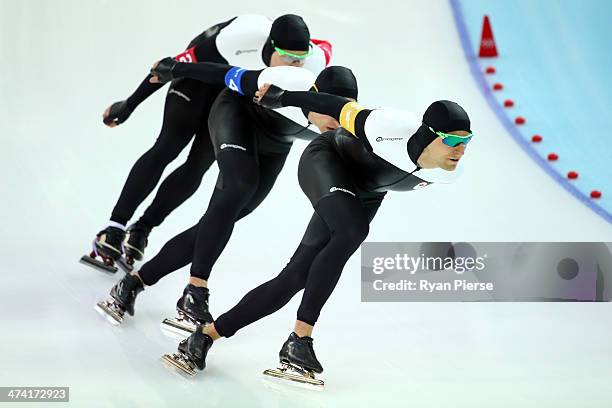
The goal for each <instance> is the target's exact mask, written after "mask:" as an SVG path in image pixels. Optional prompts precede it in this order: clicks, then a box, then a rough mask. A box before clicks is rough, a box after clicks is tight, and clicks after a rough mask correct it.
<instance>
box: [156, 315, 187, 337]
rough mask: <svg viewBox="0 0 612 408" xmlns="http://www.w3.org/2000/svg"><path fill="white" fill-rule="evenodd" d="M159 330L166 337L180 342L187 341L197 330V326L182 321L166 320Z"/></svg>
mask: <svg viewBox="0 0 612 408" xmlns="http://www.w3.org/2000/svg"><path fill="white" fill-rule="evenodd" d="M159 328H160V329H161V331H162V333H164V335H166V336H168V337H171V338H173V339H175V340H179V341H182V340H185V339H186V338H187V337H189V336H191V335H192V334H193V332H195V330H196V326H195V324H192V323H189V322H187V321H185V320H182V319H164V321H163V322H161V323H160V325H159Z"/></svg>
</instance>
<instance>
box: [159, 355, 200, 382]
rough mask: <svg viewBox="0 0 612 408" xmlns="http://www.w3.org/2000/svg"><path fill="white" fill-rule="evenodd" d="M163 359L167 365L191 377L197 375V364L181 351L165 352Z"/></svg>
mask: <svg viewBox="0 0 612 408" xmlns="http://www.w3.org/2000/svg"><path fill="white" fill-rule="evenodd" d="M161 360H162V361H163V362H164V363H165V365H166V366H167V367H169V368H171V369H173V370H175V371H177V370H178V372H179V373H181V374H183V375H185V376H187V377H188V378H191V377H193V376H195V375H196V368H195V366H194V365H193V364H192V363H191V362H189V360H188V359H187V358H186V357H184V356H183V355H182V354H180V353H174V354H164V355H163V356H162V357H161Z"/></svg>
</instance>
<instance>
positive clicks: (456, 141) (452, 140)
mask: <svg viewBox="0 0 612 408" xmlns="http://www.w3.org/2000/svg"><path fill="white" fill-rule="evenodd" d="M428 128H429V130H431V131H432V132H433V133H435V134H436V135H438V136H440V137H441V138H442V142H443V143H444V144H445V145H447V146H450V147H455V146H457V145H460V144H461V143H463V144H464V145H467V144H468V143H469V142H470V140H472V136H474V134H473V133H472V132H470V134H469V135H465V136H457V135H451V134H448V133H444V132H438V131H436V130H433V129H432V128H431V127H430V126H428Z"/></svg>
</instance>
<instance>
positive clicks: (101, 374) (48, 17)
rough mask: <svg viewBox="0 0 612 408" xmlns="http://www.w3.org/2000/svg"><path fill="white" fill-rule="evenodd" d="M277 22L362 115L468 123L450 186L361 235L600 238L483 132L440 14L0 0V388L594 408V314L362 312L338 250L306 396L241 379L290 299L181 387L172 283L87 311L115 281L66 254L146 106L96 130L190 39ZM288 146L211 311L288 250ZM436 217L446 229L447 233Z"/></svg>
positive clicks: (294, 226)
mask: <svg viewBox="0 0 612 408" xmlns="http://www.w3.org/2000/svg"><path fill="white" fill-rule="evenodd" d="M288 12H291V13H295V14H300V15H302V16H303V17H304V19H305V20H306V22H307V23H308V24H309V27H310V30H311V34H312V36H313V37H314V38H323V39H328V40H331V42H332V43H333V46H334V58H333V64H337V65H346V66H349V67H350V68H351V69H353V71H354V72H355V74H356V76H357V78H358V80H359V85H360V100H361V102H362V104H364V105H366V106H368V107H375V106H380V105H386V106H396V107H402V108H408V109H412V110H414V111H416V112H418V113H419V114H420V113H421V112H423V111H424V109H425V108H426V107H427V105H428V104H429V103H430V102H431V101H433V100H436V99H451V100H456V101H458V102H459V103H461V104H462V105H463V106H464V107H465V109H466V110H467V111H468V113H469V114H470V116H471V119H472V123H473V130H474V131H475V132H476V134H477V137H476V138H475V139H474V141H473V143H471V144H470V146H469V148H468V152H467V154H466V157H465V160H466V161H465V164H466V173H465V175H464V177H463V178H462V179H460V181H459V182H458V183H456V184H454V185H451V186H440V187H437V186H436V187H432V188H431V189H425V190H423V191H420V192H418V193H414V194H409V193H406V194H401V193H391V194H389V196H388V197H387V199H386V200H385V202H384V203H383V205H382V207H381V209H380V211H379V214H378V215H377V217H376V219H375V221H374V223H373V225H372V228H371V233H370V236H369V237H368V240H370V241H612V230H611V229H610V225H609V224H607V223H606V222H605V221H604V220H603V219H601V218H600V217H598V216H597V215H595V214H594V213H592V212H591V211H590V210H589V209H588V208H587V207H585V206H584V205H582V204H581V203H579V202H578V201H577V200H575V199H574V198H573V197H572V196H571V195H569V194H568V193H567V192H566V191H565V190H563V189H562V187H560V186H558V185H557V184H556V183H555V182H554V181H553V180H552V179H550V178H549V177H548V176H547V175H546V174H545V173H544V172H543V171H542V170H541V169H540V168H539V167H537V166H536V165H535V164H534V163H532V162H531V161H530V159H529V158H528V157H527V156H526V155H525V154H524V153H523V151H522V150H521V149H520V148H519V147H518V146H517V145H516V144H515V142H514V141H513V140H512V138H511V137H510V136H509V135H507V134H506V133H505V131H504V129H503V128H502V126H501V125H500V124H499V123H498V122H497V120H496V117H495V116H494V114H493V113H492V112H491V111H490V110H489V108H488V105H487V104H486V101H485V100H484V99H483V98H482V96H481V95H480V93H479V91H478V89H477V88H476V85H475V83H474V82H473V80H472V77H471V76H470V73H469V67H468V64H467V62H466V61H465V58H464V55H463V51H462V49H461V45H460V43H459V39H458V37H457V33H456V30H455V27H454V22H453V19H452V15H451V11H450V8H449V5H448V4H447V2H446V1H409V2H384V3H376V4H374V5H373V4H372V3H371V2H364V1H351V2H348V1H336V2H327V1H319V0H316V1H309V2H307V3H303V4H301V5H298V4H292V3H284V2H265V1H263V2H259V3H253V2H247V1H234V2H231V3H229V2H228V3H215V4H213V3H211V2H202V1H181V2H179V3H178V4H177V3H176V2H161V1H152V2H146V3H142V2H138V3H137V2H114V1H108V0H103V1H96V2H81V1H65V0H59V1H54V2H42V1H33V0H30V1H19V2H17V1H9V0H0V60H1V61H2V65H3V68H2V75H1V79H0V95H1V97H0V98H1V99H0V103H1V107H2V109H0V138H1V139H2V146H3V149H2V161H1V162H0V166H2V169H1V170H2V171H1V172H0V185H1V186H2V191H3V193H4V194H3V200H2V202H1V204H0V205H1V206H2V207H1V208H2V213H3V214H4V216H3V217H2V230H3V232H4V235H3V237H2V245H0V261H1V263H0V264H1V265H2V267H1V268H2V273H0V311H1V312H0V313H1V314H2V322H3V329H2V333H3V336H2V337H3V338H2V342H0V362H1V366H2V368H3V370H0V385H6V386H12V385H22V386H25V385H58V386H60V385H64V386H70V387H71V402H73V403H74V404H76V405H77V406H85V405H87V406H145V405H146V406H170V405H172V406H174V405H176V404H180V403H188V402H197V403H199V404H201V405H203V406H246V405H248V406H262V407H264V406H265V407H266V408H268V407H276V406H287V405H290V406H309V407H310V406H321V407H326V406H332V407H338V406H365V405H372V404H379V405H380V406H406V405H407V404H412V405H414V406H441V407H463V406H466V407H467V406H470V407H473V406H480V405H485V404H486V405H487V406H490V405H495V406H508V407H511V406H512V407H514V406H536V401H537V406H548V405H547V404H546V402H545V401H549V402H550V406H557V407H563V406H568V407H569V406H575V405H577V404H579V405H580V406H585V407H586V406H589V405H588V403H587V402H588V401H598V402H599V404H597V405H593V406H603V405H605V404H603V405H602V402H604V401H608V402H610V397H609V395H608V394H604V392H603V391H602V390H603V386H604V384H606V381H609V379H610V378H611V376H612V371H611V370H612V369H611V368H610V365H609V364H601V362H602V361H609V359H610V357H611V355H612V348H611V346H610V342H609V338H610V334H611V329H610V325H609V324H606V323H605V322H606V321H607V320H609V313H610V312H609V305H608V304H362V303H360V302H359V298H360V292H359V290H360V283H359V257H358V256H357V255H356V256H354V257H353V258H351V260H350V261H349V263H348V265H347V266H346V268H345V271H344V275H343V278H342V279H341V281H340V283H339V285H338V287H337V289H336V291H335V293H334V294H333V295H332V298H331V299H330V301H329V302H328V304H327V305H326V307H325V309H324V311H323V314H322V318H321V320H320V322H319V323H318V324H317V330H316V332H315V339H316V340H315V341H316V343H315V344H316V348H317V353H318V356H319V359H320V360H321V361H322V363H323V365H324V367H325V369H326V371H325V373H324V375H323V378H324V379H325V380H326V383H327V386H326V387H327V389H326V390H325V391H324V392H323V393H318V394H315V393H309V392H306V391H301V390H298V391H296V390H294V389H293V388H288V387H282V388H281V389H279V390H272V389H267V388H264V387H263V386H262V385H261V381H260V378H259V377H260V375H259V374H260V373H259V372H260V371H262V370H263V369H264V368H268V367H269V366H272V365H274V364H275V363H276V358H277V357H276V356H277V353H278V349H279V348H280V346H281V344H282V342H283V341H284V339H285V337H286V336H287V334H288V333H289V331H290V330H291V327H292V322H293V319H294V315H295V310H296V308H297V301H299V299H297V298H296V299H294V300H293V301H292V302H291V303H290V304H289V305H288V306H287V307H285V308H284V309H283V310H281V311H280V312H279V313H277V314H276V315H274V316H271V317H269V318H267V319H265V320H263V321H262V322H259V323H257V324H255V325H253V326H251V327H248V328H246V329H245V330H243V331H241V332H239V333H238V334H237V335H236V336H235V337H234V338H232V339H230V340H227V341H223V342H222V343H221V342H220V343H219V344H216V345H215V346H214V348H213V349H212V351H211V354H210V357H209V362H208V364H209V368H207V370H206V372H204V373H202V374H201V375H199V376H198V377H196V378H195V379H194V380H192V381H186V380H184V379H182V378H179V377H176V376H173V375H172V374H171V373H169V372H168V371H167V370H165V369H164V367H163V366H162V364H161V363H160V362H159V361H158V360H157V358H158V356H159V355H161V354H162V353H165V352H169V351H171V350H173V349H174V347H175V345H174V344H173V343H172V342H171V341H169V340H168V339H166V338H165V337H163V336H162V335H161V333H160V332H159V329H158V324H159V322H160V321H161V320H162V319H163V318H164V317H167V316H168V315H169V314H172V312H173V305H174V303H175V301H176V299H177V298H178V296H179V293H180V290H181V288H182V287H183V285H184V283H185V278H186V276H187V275H188V272H187V270H183V271H180V272H179V273H177V274H175V275H173V276H170V277H168V278H166V279H164V280H163V281H161V282H160V283H159V284H158V285H156V286H155V287H153V288H150V289H147V291H146V292H145V293H143V295H142V296H141V297H140V298H139V301H138V305H137V316H136V318H135V319H130V321H128V323H127V324H126V325H125V327H122V328H121V329H120V330H115V329H114V328H112V327H110V326H108V325H107V324H106V322H104V321H103V320H102V319H100V318H99V317H98V316H97V315H96V314H95V312H94V311H93V310H92V309H93V305H94V303H95V302H96V301H97V300H98V299H100V298H102V297H105V296H106V293H107V292H108V290H109V289H110V287H111V286H112V285H113V284H114V282H115V281H116V279H118V277H109V276H106V275H103V274H100V273H97V272H95V271H92V270H90V269H87V268H85V267H84V266H82V265H79V264H77V263H76V260H77V259H78V258H79V257H80V256H81V255H82V254H83V253H85V251H86V250H87V249H88V248H89V245H90V242H91V240H92V238H93V236H94V235H95V233H96V232H97V231H98V230H99V229H100V228H101V227H102V226H103V225H104V223H105V222H106V220H107V219H108V217H109V215H110V211H111V210H112V206H113V205H114V202H115V200H116V199H117V197H118V195H119V192H120V190H121V187H122V186H123V183H124V181H125V178H126V176H127V173H128V172H129V169H130V168H131V166H132V164H133V163H134V161H135V160H136V159H137V158H138V157H139V156H140V154H142V153H143V152H144V151H145V150H146V149H148V147H149V146H150V145H151V144H152V143H153V141H154V140H155V137H156V136H157V133H158V132H159V127H160V124H161V114H162V107H163V98H164V94H165V91H159V92H158V93H157V94H156V95H154V96H152V97H151V98H149V99H148V100H147V101H146V102H145V103H143V104H142V105H141V106H140V107H139V108H138V110H137V111H136V112H135V113H134V114H133V115H132V116H131V117H130V119H129V120H128V121H127V122H126V123H124V124H123V125H121V126H120V127H118V128H115V129H108V128H106V127H105V126H103V125H102V123H101V113H102V111H103V110H104V108H106V107H107V106H108V105H109V104H110V103H112V102H114V101H116V100H119V99H123V98H125V97H127V96H128V95H129V94H130V93H131V92H132V91H133V89H135V87H136V86H137V85H138V84H139V83H140V81H141V80H142V78H143V77H144V75H145V74H146V73H147V71H148V69H149V67H150V66H151V64H152V63H153V62H154V61H155V60H157V59H159V58H161V57H164V56H167V55H173V54H176V53H177V52H179V51H181V50H182V49H183V48H184V47H185V46H186V44H187V43H188V42H189V40H190V39H191V38H193V37H194V36H195V35H196V34H198V33H200V32H201V31H202V30H203V29H205V28H206V27H208V26H210V25H212V24H215V23H217V22H220V21H224V20H226V19H228V18H231V17H232V16H235V15H237V14H247V13H259V14H266V15H269V16H277V15H280V14H284V13H288ZM304 146H305V144H304V143H302V142H298V143H296V144H295V146H294V149H293V151H292V153H291V156H290V159H289V160H288V162H287V164H286V166H285V170H284V171H283V173H282V174H281V176H280V177H279V180H278V182H277V185H276V186H275V188H274V190H273V191H272V193H271V194H270V196H269V197H268V199H267V200H266V202H265V203H264V204H263V205H262V206H261V207H260V208H259V209H257V210H256V211H255V213H254V214H253V215H252V216H250V217H248V218H247V219H246V220H244V221H242V222H240V223H239V225H237V227H236V228H235V232H234V235H233V237H232V240H231V241H230V243H229V245H228V247H227V249H226V251H225V252H224V254H223V255H222V257H221V259H220V260H219V262H218V264H217V266H216V268H215V270H214V271H213V275H212V278H211V288H212V293H213V294H212V298H211V305H212V311H213V313H214V315H218V314H220V313H222V312H223V311H225V310H227V309H228V308H229V307H231V306H233V305H234V304H235V302H236V301H237V300H238V299H240V298H241V297H242V295H243V294H244V293H245V292H246V291H247V290H249V289H250V288H252V287H253V286H255V285H257V284H258V283H260V282H262V281H264V280H265V279H267V278H269V277H271V276H274V275H275V274H276V273H278V272H279V271H280V270H281V269H282V267H283V266H284V265H285V263H286V262H287V261H288V259H289V257H290V256H291V254H292V253H293V250H294V249H295V247H296V246H297V244H298V242H299V239H300V237H301V235H302V233H303V231H304V229H305V227H306V223H307V221H308V219H309V217H310V215H311V212H312V210H311V208H310V205H309V203H308V201H307V199H306V198H305V196H304V195H303V194H302V192H301V191H300V189H299V187H298V185H297V176H296V169H297V160H298V158H299V154H300V152H301V150H302V149H303V147H304ZM185 157H186V155H185V154H183V155H181V156H180V158H179V159H178V160H177V161H176V162H175V163H174V164H173V165H172V166H170V167H169V169H168V171H167V172H166V174H168V173H169V172H170V171H171V169H172V168H174V167H175V166H176V165H178V164H180V163H181V162H182V160H184V159H185ZM216 174H217V171H216V169H214V166H213V169H211V171H209V173H208V174H207V175H206V177H205V179H204V182H203V184H202V188H201V189H200V190H199V191H198V193H197V194H196V195H195V196H194V197H192V198H191V199H190V200H189V201H188V202H187V203H186V204H185V205H184V206H182V207H181V208H180V209H178V210H177V211H175V213H173V214H172V215H171V216H170V217H168V219H167V220H166V223H165V224H164V225H163V226H161V227H160V228H158V229H157V230H155V231H154V233H153V234H152V235H151V239H150V246H149V248H148V250H147V251H148V252H147V255H148V257H151V256H152V255H153V254H155V253H156V252H157V250H158V249H159V248H160V247H161V246H162V245H163V243H164V242H165V241H166V240H167V239H169V238H170V237H172V236H173V235H174V234H176V233H178V232H180V231H182V230H183V229H185V228H186V227H189V226H191V225H193V224H194V223H195V222H196V221H197V220H198V219H199V217H200V216H201V214H202V213H203V211H204V210H205V208H206V205H207V203H208V199H209V197H210V192H211V189H212V186H213V184H214V180H215V178H216ZM148 202H149V201H147V203H148ZM145 205H146V203H145ZM145 205H143V206H141V210H140V211H139V212H138V215H140V212H141V211H142V209H144V208H145ZM449 207H452V208H453V211H454V212H456V214H463V215H462V216H458V217H453V218H451V217H448V216H447V215H445V214H447V213H448V212H447V211H448V208H449ZM415 214H416V215H415ZM211 239H214V237H211ZM576 350H581V351H576ZM569 385H571V387H570V386H569ZM498 396H503V397H502V398H499V397H498ZM583 398H584V399H586V400H587V402H585V401H583ZM493 401H494V402H493ZM492 402H493V404H492Z"/></svg>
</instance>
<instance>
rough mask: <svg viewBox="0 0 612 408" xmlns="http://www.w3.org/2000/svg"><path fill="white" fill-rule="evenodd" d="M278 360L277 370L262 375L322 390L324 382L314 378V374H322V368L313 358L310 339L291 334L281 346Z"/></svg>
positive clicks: (267, 371) (266, 371)
mask: <svg viewBox="0 0 612 408" xmlns="http://www.w3.org/2000/svg"><path fill="white" fill-rule="evenodd" d="M279 359H280V365H279V367H278V368H276V369H268V370H265V371H264V372H263V374H264V375H266V376H270V377H273V378H278V379H281V380H285V381H289V382H292V383H295V384H300V385H305V386H307V387H308V388H312V389H323V385H324V382H323V381H322V380H320V379H317V378H315V373H316V374H320V373H322V372H323V367H322V366H321V363H319V361H318V360H317V357H316V356H315V353H314V348H313V346H312V338H310V337H299V336H298V335H297V334H295V333H291V334H290V335H289V338H288V339H287V341H286V342H285V344H283V347H282V349H281V351H280V353H279Z"/></svg>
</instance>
